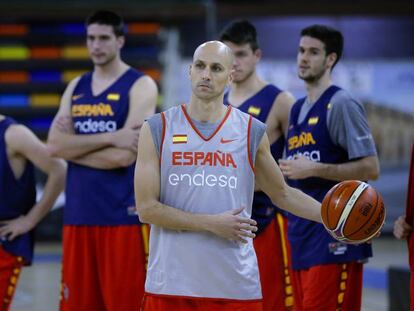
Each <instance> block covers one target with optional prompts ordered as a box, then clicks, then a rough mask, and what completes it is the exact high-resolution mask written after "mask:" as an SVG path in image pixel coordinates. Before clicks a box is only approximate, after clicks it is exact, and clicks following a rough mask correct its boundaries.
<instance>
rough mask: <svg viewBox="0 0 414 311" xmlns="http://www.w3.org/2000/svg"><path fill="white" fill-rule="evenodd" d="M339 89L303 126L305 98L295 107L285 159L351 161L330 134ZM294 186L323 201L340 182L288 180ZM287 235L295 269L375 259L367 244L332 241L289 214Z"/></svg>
mask: <svg viewBox="0 0 414 311" xmlns="http://www.w3.org/2000/svg"><path fill="white" fill-rule="evenodd" d="M338 90H340V88H339V87H337V86H331V87H329V88H328V89H327V90H326V91H325V92H324V93H323V94H322V95H321V97H320V98H319V99H318V101H317V102H316V103H315V104H314V105H313V107H312V108H311V110H310V111H309V112H308V114H307V116H306V118H305V119H304V120H303V122H302V123H300V124H298V117H299V112H300V110H301V107H302V105H303V104H304V102H305V98H302V99H300V100H298V101H297V102H296V103H295V104H294V105H293V107H292V110H291V113H290V120H289V129H288V135H287V142H286V157H287V158H288V159H292V158H293V157H294V156H295V155H304V156H306V157H307V158H309V159H311V160H312V161H317V162H322V163H344V162H348V161H349V159H348V153H347V152H346V150H344V149H343V148H341V147H340V146H338V145H335V144H334V143H333V142H332V140H331V138H330V134H329V131H328V126H327V112H328V109H330V106H329V103H330V100H331V98H332V96H333V95H334V94H335V93H336V92H337V91H338ZM288 182H289V184H290V185H291V186H292V187H295V188H298V189H300V190H302V191H303V192H304V193H306V194H308V195H310V196H311V197H313V198H315V199H316V200H318V201H319V202H322V200H323V198H324V196H325V194H326V193H327V192H328V191H329V190H330V189H331V187H333V186H334V185H335V184H336V183H337V182H336V181H333V180H327V179H322V178H315V177H312V178H306V179H302V180H288ZM288 236H289V241H290V244H291V251H292V262H293V268H294V269H307V268H309V267H312V266H316V265H321V264H329V263H345V262H350V261H356V260H361V259H365V258H368V257H370V256H372V251H371V246H370V245H368V244H362V245H358V246H355V245H349V244H343V243H340V242H338V241H336V240H335V239H334V238H332V237H331V236H330V235H329V233H328V232H327V231H326V230H325V228H324V227H323V225H322V224H319V223H316V222H313V221H310V220H306V219H304V218H301V217H297V216H295V215H292V214H289V221H288Z"/></svg>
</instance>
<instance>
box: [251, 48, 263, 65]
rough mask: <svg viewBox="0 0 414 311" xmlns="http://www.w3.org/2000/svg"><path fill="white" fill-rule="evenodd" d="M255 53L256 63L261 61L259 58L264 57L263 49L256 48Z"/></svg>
mask: <svg viewBox="0 0 414 311" xmlns="http://www.w3.org/2000/svg"><path fill="white" fill-rule="evenodd" d="M253 54H254V56H255V57H256V63H257V62H259V60H260V59H261V58H262V50H261V49H256V51H254V52H253Z"/></svg>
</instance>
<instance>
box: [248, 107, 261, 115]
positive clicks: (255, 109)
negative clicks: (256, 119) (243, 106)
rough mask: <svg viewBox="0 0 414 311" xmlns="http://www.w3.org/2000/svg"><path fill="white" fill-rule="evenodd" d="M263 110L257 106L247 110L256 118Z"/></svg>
mask: <svg viewBox="0 0 414 311" xmlns="http://www.w3.org/2000/svg"><path fill="white" fill-rule="evenodd" d="M260 111H261V109H260V108H259V107H255V106H250V107H249V109H248V110H247V113H249V114H251V115H254V116H258V115H259V114H260Z"/></svg>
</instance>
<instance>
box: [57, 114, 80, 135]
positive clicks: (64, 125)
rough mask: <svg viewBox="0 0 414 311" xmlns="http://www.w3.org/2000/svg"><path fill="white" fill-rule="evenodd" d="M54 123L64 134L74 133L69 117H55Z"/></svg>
mask: <svg viewBox="0 0 414 311" xmlns="http://www.w3.org/2000/svg"><path fill="white" fill-rule="evenodd" d="M55 125H56V127H57V129H58V130H59V131H60V132H62V133H66V134H74V133H75V131H74V129H73V121H72V118H71V117H68V116H62V117H59V118H57V119H56V121H55Z"/></svg>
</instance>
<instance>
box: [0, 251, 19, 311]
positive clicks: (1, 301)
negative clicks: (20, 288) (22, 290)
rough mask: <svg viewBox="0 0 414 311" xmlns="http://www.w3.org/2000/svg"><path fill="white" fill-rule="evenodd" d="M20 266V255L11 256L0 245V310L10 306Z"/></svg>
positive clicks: (5, 309) (3, 310)
mask: <svg viewBox="0 0 414 311" xmlns="http://www.w3.org/2000/svg"><path fill="white" fill-rule="evenodd" d="M22 266H23V258H22V257H20V256H13V255H12V254H10V253H8V252H6V251H5V250H4V249H3V247H1V246H0V311H7V310H9V308H10V303H11V301H12V299H13V295H14V292H15V290H16V286H17V281H18V279H19V276H20V271H21V270H22Z"/></svg>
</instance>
